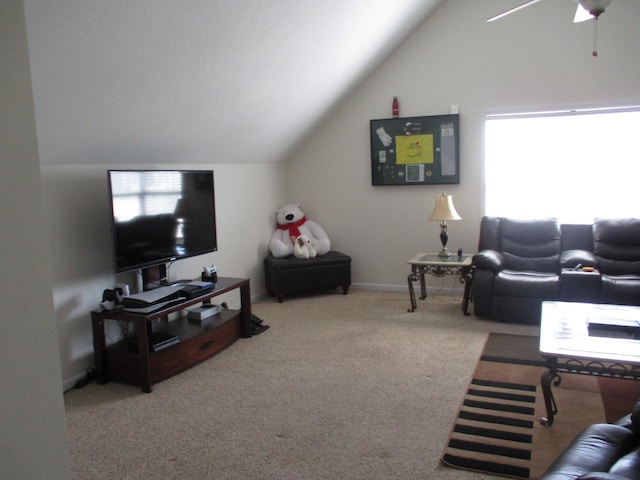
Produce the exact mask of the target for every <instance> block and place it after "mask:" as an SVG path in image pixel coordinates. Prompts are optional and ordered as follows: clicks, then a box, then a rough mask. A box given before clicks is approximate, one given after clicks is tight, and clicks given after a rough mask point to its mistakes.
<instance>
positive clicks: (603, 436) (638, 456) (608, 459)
mask: <svg viewBox="0 0 640 480" xmlns="http://www.w3.org/2000/svg"><path fill="white" fill-rule="evenodd" d="M569 479H571V480H576V479H582V480H640V401H638V402H637V403H636V405H635V407H634V409H633V412H632V413H631V414H629V415H627V416H625V417H623V418H621V419H620V420H619V421H617V422H616V423H615V424H609V423H598V424H594V425H590V426H588V427H587V428H586V429H584V430H583V431H582V432H581V433H580V434H578V436H577V437H576V438H575V439H574V440H573V441H572V442H571V443H570V444H569V446H568V447H567V448H566V449H565V450H564V451H563V452H562V453H561V454H560V456H559V457H558V458H557V459H556V460H555V461H554V462H553V463H552V464H551V465H550V466H549V468H548V469H547V470H546V472H545V473H544V475H543V476H542V477H540V480H569Z"/></svg>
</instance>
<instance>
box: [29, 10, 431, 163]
mask: <svg viewBox="0 0 640 480" xmlns="http://www.w3.org/2000/svg"><path fill="white" fill-rule="evenodd" d="M441 1H442V0H394V1H393V2H389V1H388V0H272V1H265V0H180V1H177V0H109V1H104V0H55V1H44V0H24V3H25V13H26V19H27V32H28V42H29V54H30V62H31V74H32V83H33V93H34V99H35V110H36V121H37V130H38V143H39V150H40V159H41V163H42V164H148V163H153V164H165V163H172V164H175V163H263V162H277V161H283V160H285V159H286V156H287V154H288V153H289V152H290V151H291V150H292V149H293V148H295V147H296V146H297V145H298V144H299V142H300V141H301V140H302V139H303V138H304V136H305V135H306V134H308V133H309V132H310V131H311V130H312V129H313V127H314V126H315V125H317V123H318V122H319V121H321V120H322V118H323V117H324V116H325V115H326V114H327V113H328V112H329V111H330V110H331V108H332V107H333V106H334V105H335V104H336V103H337V102H338V101H339V100H340V99H341V98H342V97H343V96H344V95H345V94H346V93H348V92H349V91H350V89H351V88H353V87H354V86H355V85H356V84H357V83H358V82H359V81H361V80H362V79H363V78H364V77H365V76H366V74H367V73H369V72H370V71H371V70H372V69H373V68H374V67H375V66H376V65H377V64H379V63H380V62H381V61H382V60H383V59H384V58H385V57H386V56H387V55H388V54H389V53H390V52H391V51H392V50H393V49H394V48H395V47H396V46H397V45H398V44H399V43H400V42H401V41H402V40H403V39H404V38H406V37H407V36H408V35H409V34H410V33H411V31H412V30H413V29H414V28H415V27H416V26H417V25H419V24H420V23H421V22H422V21H423V20H424V19H425V18H426V16H427V15H428V14H429V13H430V12H431V11H432V10H433V9H434V8H435V7H436V6H437V5H438V4H439V3H440V2H441ZM389 95H390V96H391V95H393V92H389Z"/></svg>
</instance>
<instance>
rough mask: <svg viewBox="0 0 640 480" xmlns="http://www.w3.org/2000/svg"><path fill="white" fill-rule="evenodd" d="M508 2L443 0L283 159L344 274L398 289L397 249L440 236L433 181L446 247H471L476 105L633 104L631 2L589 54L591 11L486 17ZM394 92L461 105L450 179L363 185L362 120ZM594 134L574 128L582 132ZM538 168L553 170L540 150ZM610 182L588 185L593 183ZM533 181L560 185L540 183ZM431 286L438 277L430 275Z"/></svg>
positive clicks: (408, 251) (477, 199) (478, 161)
mask: <svg viewBox="0 0 640 480" xmlns="http://www.w3.org/2000/svg"><path fill="white" fill-rule="evenodd" d="M513 3H514V2H512V1H508V0H493V1H482V2H470V1H468V0H447V1H445V2H443V3H442V4H441V5H440V6H439V7H438V8H437V10H436V11H435V12H434V13H433V14H432V15H431V16H429V17H428V19H427V20H426V21H425V22H424V23H423V24H422V26H421V27H419V28H418V29H417V30H416V31H415V32H414V33H413V34H412V35H411V36H410V37H409V38H408V40H407V41H406V42H405V43H404V44H403V45H401V46H400V48H399V49H398V50H397V51H396V52H394V54H393V55H392V56H391V57H390V58H389V59H388V60H387V61H386V62H385V63H384V64H382V65H381V66H380V68H379V69H377V71H375V72H374V73H373V74H372V75H371V76H370V78H368V79H367V80H366V81H365V82H364V83H363V84H362V85H361V86H360V87H359V88H358V89H357V90H356V91H355V92H354V94H353V95H351V96H350V97H348V98H347V99H346V100H345V101H344V102H343V103H342V105H341V107H340V108H339V109H338V110H337V111H336V112H335V113H334V114H333V115H332V116H331V117H330V118H328V119H327V121H326V123H324V124H323V125H322V126H321V127H320V128H319V129H318V130H317V131H316V132H315V133H314V135H313V136H312V137H311V138H309V139H308V141H307V142H305V143H304V145H303V146H302V147H301V148H300V149H299V150H298V152H297V153H295V154H294V155H293V156H292V157H291V159H290V160H289V161H288V163H287V189H288V201H289V202H295V203H301V204H302V205H303V206H307V207H309V208H312V209H313V212H314V215H309V218H311V219H313V220H316V221H317V222H318V223H320V224H321V225H322V226H324V227H325V229H326V230H327V232H328V233H329V235H330V236H331V238H332V241H333V247H334V248H336V249H338V250H341V251H343V252H345V253H347V254H349V255H351V256H352V257H353V263H352V280H353V283H354V284H356V285H366V286H368V287H370V288H398V289H406V278H407V275H408V273H409V268H408V265H407V263H406V262H407V260H408V259H409V258H411V257H412V256H413V255H414V254H415V253H417V252H423V251H438V249H439V247H440V242H439V237H438V234H439V227H438V223H437V222H430V221H428V216H429V215H430V214H431V211H432V209H433V205H434V203H435V197H436V195H437V194H438V193H441V192H442V191H446V192H447V193H450V194H452V195H453V199H454V203H455V206H456V209H457V211H458V212H459V213H460V215H461V216H462V221H458V222H450V227H449V245H448V246H449V249H450V250H453V251H455V250H456V249H457V248H458V247H461V248H463V249H464V250H465V251H466V252H473V251H474V249H475V248H476V246H477V239H478V230H479V223H480V218H481V216H482V214H483V205H482V201H483V167H482V165H483V140H482V137H483V131H482V115H483V113H486V112H488V111H495V110H500V109H503V110H505V109H506V110H513V109H518V108H536V109H537V108H553V107H562V106H594V105H596V106H599V105H611V104H614V105H615V104H634V103H635V104H640V29H638V22H639V21H640V2H637V1H635V0H617V1H616V2H613V4H612V5H611V7H610V8H609V9H608V10H607V12H606V13H605V14H604V15H603V16H602V17H601V20H600V26H599V51H600V56H599V57H598V58H593V57H592V56H591V47H592V33H593V31H592V22H586V23H582V24H576V25H574V24H573V23H572V20H573V14H574V12H575V3H573V2H570V1H566V2H562V1H558V2H554V1H548V2H547V1H545V2H540V3H538V4H536V5H534V6H531V7H530V8H528V9H526V10H523V11H521V12H518V13H515V14H513V15H511V16H509V17H507V18H504V19H503V20H500V21H498V22H494V23H489V24H487V23H485V19H486V18H488V17H489V16H491V15H492V14H494V13H498V12H500V11H502V10H505V9H506V8H507V7H508V6H513ZM394 95H397V96H398V97H399V100H400V116H414V115H415V116H420V115H440V114H448V113H450V106H451V105H452V104H455V105H459V106H460V114H461V117H460V118H461V125H460V132H461V143H460V146H461V165H460V167H461V168H460V170H461V181H460V184H459V185H432V186H431V185H430V186H400V187H395V186H383V187H372V186H371V174H370V147H369V120H371V119H377V118H387V117H390V116H391V101H392V97H393V96H394ZM593 134H597V132H585V141H588V139H589V136H590V135H593ZM523 148H526V146H524V145H523ZM540 167H541V168H548V169H549V171H550V173H552V172H553V166H552V165H545V164H544V159H541V164H540ZM567 181H571V179H567ZM594 182H597V172H594ZM614 190H615V186H614V185H598V189H597V192H598V193H600V194H607V193H610V192H612V191H614ZM540 191H541V193H544V194H549V193H551V194H555V193H557V194H559V195H561V192H545V190H544V185H541V186H540ZM595 193H596V192H595V191H594V194H595ZM567 200H568V201H570V199H567ZM451 281H452V279H447V280H446V283H445V287H447V288H450V287H452V286H454V285H455V284H453V283H450V282H451ZM430 285H431V286H432V287H436V286H441V285H442V283H441V280H440V279H434V278H431V279H430Z"/></svg>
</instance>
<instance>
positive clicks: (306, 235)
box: [269, 204, 331, 258]
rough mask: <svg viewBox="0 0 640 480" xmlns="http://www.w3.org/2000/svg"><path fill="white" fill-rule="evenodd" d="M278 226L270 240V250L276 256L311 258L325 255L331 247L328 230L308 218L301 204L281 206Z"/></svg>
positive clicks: (277, 217)
mask: <svg viewBox="0 0 640 480" xmlns="http://www.w3.org/2000/svg"><path fill="white" fill-rule="evenodd" d="M276 226H277V228H276V231H275V232H273V235H272V236H271V241H270V242H269V251H270V252H271V255H273V256H274V257H276V258H282V257H288V256H290V255H295V256H296V257H299V258H310V257H314V256H316V255H317V256H320V255H324V254H326V253H327V252H328V251H329V250H330V249H331V240H329V236H328V235H327V232H325V231H324V229H323V228H322V227H321V226H320V225H318V224H317V223H316V222H314V221H312V220H307V218H306V217H305V216H304V212H303V211H302V209H301V208H300V205H292V204H288V205H283V206H282V207H280V208H279V209H278V211H277V212H276ZM299 240H300V241H301V242H302V243H300V242H299ZM313 252H315V255H313V254H312V253H313Z"/></svg>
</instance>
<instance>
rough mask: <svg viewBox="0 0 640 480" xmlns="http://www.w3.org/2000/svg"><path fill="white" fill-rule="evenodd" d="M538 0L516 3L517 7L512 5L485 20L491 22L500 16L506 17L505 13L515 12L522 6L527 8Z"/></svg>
mask: <svg viewBox="0 0 640 480" xmlns="http://www.w3.org/2000/svg"><path fill="white" fill-rule="evenodd" d="M539 1H540V0H529V1H528V2H524V3H522V4H520V5H518V6H517V7H513V8H511V9H509V10H507V11H506V12H502V13H500V14H498V15H496V16H494V17H491V18H489V19H488V20H487V22H493V21H495V20H498V19H500V18H502V17H506V16H507V15H511V14H512V13H514V12H517V11H518V10H522V9H523V8H527V7H530V6H531V5H533V4H535V3H538V2H539Z"/></svg>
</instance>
